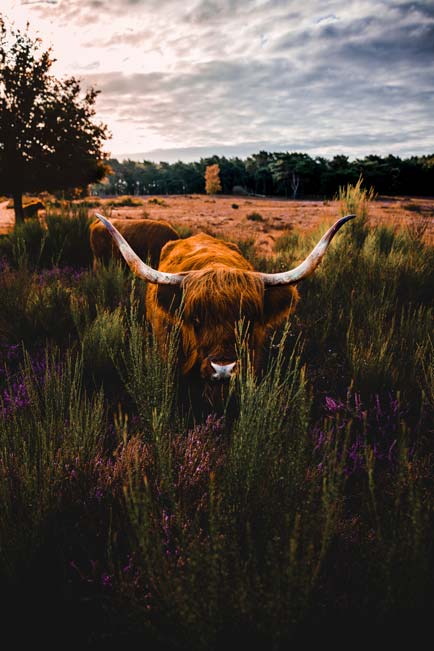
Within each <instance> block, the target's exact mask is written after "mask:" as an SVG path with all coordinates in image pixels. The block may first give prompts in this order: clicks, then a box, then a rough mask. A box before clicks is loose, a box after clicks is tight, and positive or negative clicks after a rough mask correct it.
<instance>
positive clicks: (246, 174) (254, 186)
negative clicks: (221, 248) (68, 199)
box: [93, 151, 434, 199]
mask: <svg viewBox="0 0 434 651" xmlns="http://www.w3.org/2000/svg"><path fill="white" fill-rule="evenodd" d="M108 163H109V165H110V168H111V170H112V173H111V174H109V176H108V177H107V178H106V180H105V181H104V183H99V184H96V185H94V186H93V192H94V193H95V194H98V195H113V194H136V195H139V194H189V193H203V192H204V191H205V170H206V168H207V167H208V166H209V165H214V164H218V165H219V168H220V180H221V185H222V192H223V194H231V193H234V194H243V193H247V194H259V195H266V196H285V197H288V198H293V199H296V198H309V197H332V196H334V195H335V194H336V193H337V192H338V191H339V188H340V187H342V186H344V185H346V184H348V183H351V184H354V183H356V181H357V180H358V178H360V177H362V178H363V179H364V184H365V185H366V186H367V187H373V188H374V189H375V192H377V193H378V194H381V195H413V196H431V195H432V194H433V188H434V155H429V156H411V157H410V158H399V157H397V156H392V155H388V156H385V157H381V156H376V155H369V156H365V158H363V159H356V160H354V161H351V160H349V157H348V156H343V155H337V156H334V157H333V158H332V159H330V160H329V159H326V158H323V157H319V156H317V157H315V158H312V157H311V156H309V154H304V153H278V152H273V153H271V152H266V151H260V152H259V153H257V154H253V155H252V156H249V157H248V158H246V159H241V158H237V157H235V158H226V157H224V156H223V157H220V156H212V157H209V158H201V159H200V160H199V161H198V162H192V163H184V162H182V161H178V162H176V163H172V164H170V163H166V162H160V163H154V162H151V161H147V160H144V161H143V162H136V161H132V160H124V161H123V162H119V161H118V160H116V159H110V160H109V161H108Z"/></svg>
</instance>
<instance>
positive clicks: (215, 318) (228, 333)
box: [147, 234, 298, 379]
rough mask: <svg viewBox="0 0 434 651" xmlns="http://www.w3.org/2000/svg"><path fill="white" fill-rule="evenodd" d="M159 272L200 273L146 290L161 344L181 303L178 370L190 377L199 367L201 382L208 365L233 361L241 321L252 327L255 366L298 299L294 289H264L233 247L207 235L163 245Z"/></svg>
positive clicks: (149, 308)
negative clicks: (175, 283)
mask: <svg viewBox="0 0 434 651" xmlns="http://www.w3.org/2000/svg"><path fill="white" fill-rule="evenodd" d="M159 270H160V271H168V272H172V273H179V272H182V271H190V270H197V271H199V272H200V273H194V274H189V275H187V276H186V278H185V280H184V281H183V283H182V287H179V286H173V285H150V286H149V287H148V294H147V312H148V315H149V319H150V321H151V324H152V326H153V329H154V332H155V333H156V336H157V338H158V340H159V341H160V342H161V343H162V344H164V341H165V339H166V335H167V328H168V326H169V325H170V324H171V323H172V324H173V323H174V319H175V314H174V313H175V310H176V309H177V308H178V307H179V306H180V305H181V299H182V298H183V301H182V317H181V318H182V322H181V323H182V325H181V340H182V344H181V349H182V350H181V356H182V360H181V361H182V371H183V373H184V374H185V373H189V372H190V371H191V370H192V369H193V368H194V367H197V368H198V370H199V372H200V374H201V375H202V377H203V378H205V379H206V378H207V376H209V361H210V360H211V361H212V360H216V361H218V362H224V361H228V362H230V361H232V360H234V359H236V350H235V344H236V337H235V328H236V324H237V322H238V321H239V319H240V318H244V319H245V321H246V322H248V323H250V330H249V339H250V348H251V350H252V353H253V357H254V361H255V365H256V366H258V365H259V364H260V357H261V350H262V348H263V346H264V343H265V338H266V335H267V332H268V330H269V329H270V328H275V327H277V326H278V325H279V324H280V323H282V322H283V321H284V320H285V319H286V318H287V317H288V316H289V314H290V313H291V312H292V311H293V310H294V308H295V305H296V303H297V300H298V292H297V290H296V288H295V287H293V286H274V287H264V282H263V280H262V278H261V276H260V275H259V274H258V273H256V272H255V271H254V269H253V267H252V266H251V264H250V263H249V262H248V261H247V260H246V259H245V258H244V257H243V255H242V254H241V251H240V250H239V248H238V247H237V246H236V245H235V244H230V243H228V242H222V241H221V240H217V239H215V238H213V237H211V236H209V235H205V234H199V235H195V236H193V237H189V238H187V239H185V240H180V241H178V242H169V243H168V244H166V245H165V246H164V248H163V249H162V251H161V257H160V265H159ZM182 295H183V296H182Z"/></svg>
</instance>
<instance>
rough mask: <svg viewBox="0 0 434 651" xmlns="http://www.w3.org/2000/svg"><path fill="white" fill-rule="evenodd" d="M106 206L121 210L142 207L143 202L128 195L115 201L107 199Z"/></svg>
mask: <svg viewBox="0 0 434 651" xmlns="http://www.w3.org/2000/svg"><path fill="white" fill-rule="evenodd" d="M106 203H107V205H108V206H111V207H115V208H121V207H123V206H127V207H128V206H131V207H134V206H143V200H142V199H139V197H131V196H130V195H125V196H120V197H116V198H115V199H109V200H108V201H107V202H106Z"/></svg>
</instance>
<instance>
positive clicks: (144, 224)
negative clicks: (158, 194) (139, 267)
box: [90, 219, 179, 269]
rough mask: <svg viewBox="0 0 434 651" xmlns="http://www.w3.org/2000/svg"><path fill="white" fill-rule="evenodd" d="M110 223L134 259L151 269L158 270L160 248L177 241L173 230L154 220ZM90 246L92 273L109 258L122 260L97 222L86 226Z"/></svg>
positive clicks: (109, 236) (103, 227) (109, 237)
mask: <svg viewBox="0 0 434 651" xmlns="http://www.w3.org/2000/svg"><path fill="white" fill-rule="evenodd" d="M112 223H113V225H114V226H115V227H116V228H117V229H118V231H119V232H120V233H121V234H122V235H123V236H124V238H125V239H126V240H127V242H128V244H130V246H131V247H132V248H133V249H134V251H135V252H136V253H137V255H138V256H140V257H141V258H142V260H144V261H147V260H150V264H151V265H152V266H153V267H157V266H158V263H159V260H160V252H161V249H162V248H163V246H164V245H165V244H166V243H167V242H170V241H171V240H178V239H179V235H178V233H177V232H176V231H175V229H174V228H173V227H172V226H171V225H170V224H168V223H167V222H164V221H156V220H154V219H140V220H134V221H129V220H125V219H114V220H113V221H112ZM90 246H91V249H92V253H93V265H94V269H96V267H97V266H98V264H99V263H100V262H103V263H104V264H108V262H109V261H110V259H111V258H116V259H117V260H123V258H122V256H121V254H120V253H119V249H118V247H117V246H116V244H115V243H114V242H113V240H112V238H111V235H110V233H109V232H108V231H107V229H106V227H105V226H104V225H103V224H101V222H99V221H98V222H94V223H93V224H91V226H90Z"/></svg>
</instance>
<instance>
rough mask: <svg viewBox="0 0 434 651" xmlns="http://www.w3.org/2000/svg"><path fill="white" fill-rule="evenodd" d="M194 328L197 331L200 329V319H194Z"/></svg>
mask: <svg viewBox="0 0 434 651" xmlns="http://www.w3.org/2000/svg"><path fill="white" fill-rule="evenodd" d="M193 327H194V328H196V329H197V328H200V319H198V318H197V317H195V318H194V319H193Z"/></svg>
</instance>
